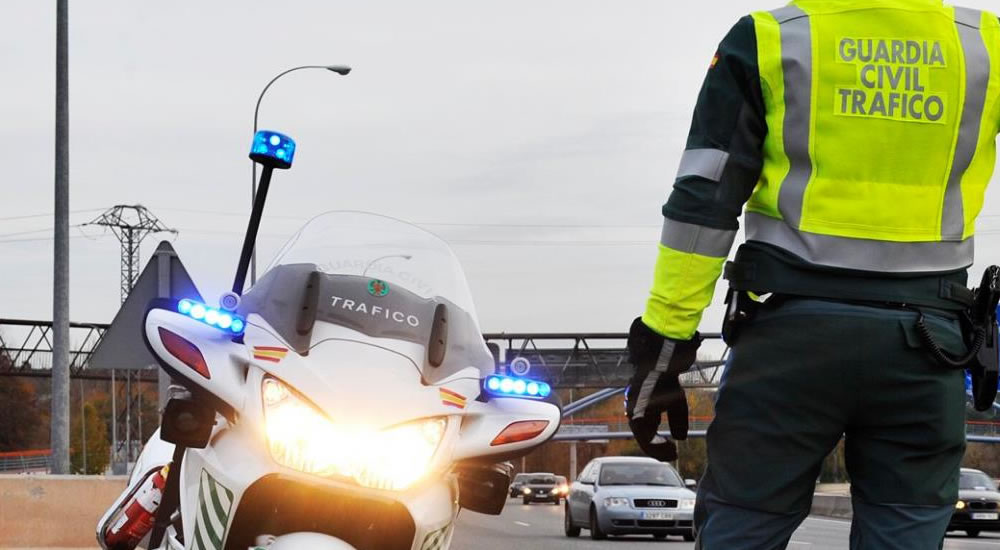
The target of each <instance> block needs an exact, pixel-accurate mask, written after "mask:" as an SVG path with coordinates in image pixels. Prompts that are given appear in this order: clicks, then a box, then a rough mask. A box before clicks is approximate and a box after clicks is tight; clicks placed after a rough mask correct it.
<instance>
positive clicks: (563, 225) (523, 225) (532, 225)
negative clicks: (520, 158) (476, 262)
mask: <svg viewBox="0 0 1000 550" xmlns="http://www.w3.org/2000/svg"><path fill="white" fill-rule="evenodd" d="M157 210H168V211H174V212H187V213H190V214H210V215H215V216H239V217H243V218H245V217H247V216H248V214H247V213H245V212H242V213H241V212H215V211H212V210H198V209H194V208H164V207H157ZM267 217H268V218H270V219H282V220H297V221H301V222H305V221H308V220H309V218H308V217H302V216H279V215H268V216H267ZM411 223H413V225H418V226H428V227H495V228H514V229H516V228H526V229H539V228H541V229H545V228H550V229H651V228H652V229H658V228H660V227H661V225H660V224H591V223H586V224H585V223H515V222H512V223H488V222H487V223H470V222H411Z"/></svg>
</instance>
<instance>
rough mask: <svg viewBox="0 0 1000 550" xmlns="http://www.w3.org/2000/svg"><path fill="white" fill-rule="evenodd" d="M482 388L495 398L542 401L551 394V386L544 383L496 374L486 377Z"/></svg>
mask: <svg viewBox="0 0 1000 550" xmlns="http://www.w3.org/2000/svg"><path fill="white" fill-rule="evenodd" d="M483 388H484V389H485V390H486V392H487V393H489V394H491V395H494V396H497V397H522V398H525V399H543V398H545V397H548V396H549V395H551V394H552V386H550V385H548V384H547V383H545V382H541V381H538V380H531V379H529V378H518V377H514V376H501V375H496V374H494V375H490V376H487V377H486V380H484V381H483Z"/></svg>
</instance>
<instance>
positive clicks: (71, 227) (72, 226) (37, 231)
mask: <svg viewBox="0 0 1000 550" xmlns="http://www.w3.org/2000/svg"><path fill="white" fill-rule="evenodd" d="M81 225H83V224H80V223H78V224H76V225H71V226H69V227H70V229H73V228H75V227H80V226H81ZM46 231H52V228H51V227H46V228H45V229H32V230H30V231H17V232H14V233H0V238H2V237H17V236H20V235H31V234H34V233H45V232H46Z"/></svg>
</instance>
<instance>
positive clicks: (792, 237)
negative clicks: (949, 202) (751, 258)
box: [746, 212, 973, 273]
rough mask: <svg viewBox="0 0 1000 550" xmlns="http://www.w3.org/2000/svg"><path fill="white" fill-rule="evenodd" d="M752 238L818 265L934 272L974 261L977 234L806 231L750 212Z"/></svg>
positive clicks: (749, 239) (747, 222)
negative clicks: (907, 237) (954, 237)
mask: <svg viewBox="0 0 1000 550" xmlns="http://www.w3.org/2000/svg"><path fill="white" fill-rule="evenodd" d="M746 230H747V240H748V241H761V242H765V243H769V244H772V245H775V246H778V247H780V248H783V249H785V250H787V251H789V252H791V253H792V254H795V255H796V256H798V257H800V258H802V259H803V260H805V261H807V262H809V263H811V264H816V265H822V266H829V267H841V268H846V269H857V270H861V271H877V272H883V273H934V272H941V271H954V270H957V269H963V268H966V267H969V266H970V265H972V259H973V255H972V252H973V238H972V237H969V238H968V239H966V240H964V241H941V242H912V243H904V242H894V241H877V240H872V239H851V238H848V237H835V236H832V235H820V234H818V233H806V232H804V231H799V230H797V229H795V228H793V227H790V226H789V225H788V224H786V223H785V222H783V221H781V220H779V219H775V218H771V217H769V216H765V215H763V214H757V213H755V212H747V213H746Z"/></svg>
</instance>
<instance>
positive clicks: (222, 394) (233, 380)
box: [143, 308, 249, 418]
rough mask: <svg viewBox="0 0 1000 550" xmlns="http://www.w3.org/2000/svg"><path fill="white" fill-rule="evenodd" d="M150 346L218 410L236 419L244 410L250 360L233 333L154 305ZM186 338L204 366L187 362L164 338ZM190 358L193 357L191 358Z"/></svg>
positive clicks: (148, 319) (166, 365) (176, 376)
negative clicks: (227, 333)
mask: <svg viewBox="0 0 1000 550" xmlns="http://www.w3.org/2000/svg"><path fill="white" fill-rule="evenodd" d="M143 335H144V336H145V338H146V345H147V346H148V347H149V350H150V351H151V352H152V354H153V356H154V357H156V359H157V360H158V361H159V363H160V366H161V367H162V368H163V369H164V370H165V371H167V373H169V374H170V375H171V377H173V378H174V380H175V381H176V382H178V383H180V384H182V385H184V386H185V387H186V388H187V389H188V390H190V391H191V392H192V393H194V394H196V395H198V396H206V394H207V397H208V398H209V400H210V401H212V402H213V405H215V407H216V409H217V410H218V411H219V412H220V413H222V414H223V415H225V416H227V417H228V418H233V417H234V416H235V411H239V410H242V408H243V400H244V399H245V395H246V393H247V392H246V391H245V389H244V385H245V383H246V380H245V378H246V368H247V365H248V363H249V358H248V357H247V352H246V348H245V346H243V345H241V344H238V343H236V342H233V341H232V336H231V335H226V334H225V333H223V332H221V331H219V330H217V329H214V328H212V327H210V326H207V325H205V324H203V323H200V322H198V321H195V320H194V319H191V318H190V317H187V316H185V315H181V314H179V313H176V312H173V311H169V310H166V309H158V308H153V309H150V310H149V312H147V313H146V321H145V330H144V331H143ZM176 337H180V338H182V339H183V340H186V341H187V343H189V344H190V345H191V346H193V347H194V348H196V349H197V351H198V353H200V354H201V357H202V358H203V359H204V367H203V368H195V367H194V366H191V365H189V364H187V363H186V362H185V361H184V360H182V358H181V357H178V356H177V355H175V354H174V353H172V352H171V351H170V350H169V349H168V347H167V345H166V344H165V343H164V338H173V339H174V341H175V342H176V341H177V340H176ZM188 360H189V361H190V358H189V359H188Z"/></svg>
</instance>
